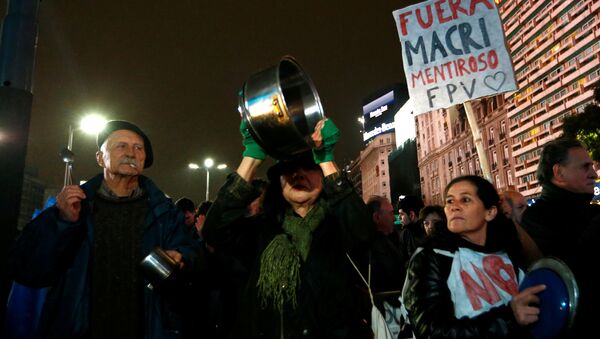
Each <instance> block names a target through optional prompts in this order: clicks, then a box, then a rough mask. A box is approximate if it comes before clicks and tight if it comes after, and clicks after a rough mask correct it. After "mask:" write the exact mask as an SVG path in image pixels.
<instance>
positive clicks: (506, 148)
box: [504, 145, 509, 160]
mask: <svg viewBox="0 0 600 339" xmlns="http://www.w3.org/2000/svg"><path fill="white" fill-rule="evenodd" d="M508 158H509V156H508V145H504V159H507V160H508Z"/></svg>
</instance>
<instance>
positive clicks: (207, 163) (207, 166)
mask: <svg viewBox="0 0 600 339" xmlns="http://www.w3.org/2000/svg"><path fill="white" fill-rule="evenodd" d="M214 165H215V161H214V160H213V159H212V158H206V159H204V166H200V165H198V164H196V163H193V162H191V163H189V164H188V167H189V168H190V169H192V170H197V169H200V168H204V169H205V170H206V200H207V201H208V200H209V198H210V195H209V189H210V169H211V168H212V167H213V166H214ZM226 168H227V164H219V165H217V169H218V170H224V169H226Z"/></svg>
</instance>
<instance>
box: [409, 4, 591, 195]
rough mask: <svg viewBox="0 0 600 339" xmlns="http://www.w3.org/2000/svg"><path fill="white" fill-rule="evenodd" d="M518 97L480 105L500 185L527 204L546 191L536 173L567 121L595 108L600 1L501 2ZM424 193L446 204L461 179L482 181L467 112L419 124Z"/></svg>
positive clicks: (442, 113) (445, 113) (429, 116)
mask: <svg viewBox="0 0 600 339" xmlns="http://www.w3.org/2000/svg"><path fill="white" fill-rule="evenodd" d="M496 3H497V4H498V8H499V11H500V16H501V18H502V21H503V24H504V30H505V36H506V41H507V45H508V47H509V49H510V52H511V55H512V59H513V64H514V68H515V75H516V79H517V86H518V90H517V91H516V92H514V93H506V94H503V95H499V96H496V97H489V98H483V99H481V100H477V101H475V102H474V110H475V112H476V116H477V123H478V126H479V128H480V131H481V134H482V138H483V144H484V149H485V152H486V156H487V158H488V162H489V165H490V169H491V172H492V179H493V181H494V184H495V185H496V187H497V188H498V189H499V190H500V191H502V190H505V189H507V188H510V189H516V190H518V191H519V192H521V193H522V194H523V195H525V196H527V197H535V196H537V195H538V194H539V193H540V191H541V188H540V187H539V184H538V182H537V178H536V176H535V171H536V169H537V162H538V161H539V156H540V153H541V149H542V147H543V146H544V144H545V143H546V142H548V141H550V140H553V139H555V138H556V137H558V136H559V135H560V133H561V126H562V120H563V119H564V118H565V117H566V116H568V115H572V114H577V113H580V112H582V111H583V108H584V107H585V106H586V105H587V104H590V103H591V100H592V96H593V87H594V86H595V84H596V83H598V79H599V78H600V1H598V0H577V1H564V0H537V1H534V0H496ZM416 122H417V151H418V157H419V169H420V172H421V190H422V192H423V198H424V200H425V201H426V202H427V203H441V202H442V201H441V199H442V194H443V192H442V190H443V189H444V187H445V186H446V184H447V183H448V182H449V181H450V180H451V179H452V178H454V177H456V176H458V175H462V174H478V175H481V170H480V166H479V157H478V156H477V153H476V150H475V147H474V145H473V137H472V134H471V132H470V129H469V126H468V123H466V118H465V116H464V112H463V107H462V105H461V106H455V107H452V108H449V109H447V110H437V111H433V112H429V113H426V114H422V115H419V116H417V117H416Z"/></svg>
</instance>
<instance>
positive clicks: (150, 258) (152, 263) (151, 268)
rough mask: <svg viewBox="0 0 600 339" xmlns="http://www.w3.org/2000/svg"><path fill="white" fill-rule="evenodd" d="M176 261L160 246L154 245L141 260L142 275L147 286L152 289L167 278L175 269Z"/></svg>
mask: <svg viewBox="0 0 600 339" xmlns="http://www.w3.org/2000/svg"><path fill="white" fill-rule="evenodd" d="M177 267H178V266H177V263H176V262H175V260H173V258H171V257H169V255H168V254H167V253H166V252H165V251H164V250H163V249H161V248H160V247H155V248H154V249H153V250H152V251H151V252H150V254H148V255H147V256H146V257H145V258H144V259H143V260H142V261H141V262H140V268H141V270H142V275H143V276H144V278H146V279H147V280H148V281H149V283H148V286H147V287H148V288H150V289H154V287H157V286H159V285H160V284H161V283H163V282H164V281H165V280H167V279H169V277H171V276H172V275H173V273H174V272H175V271H176V269H177Z"/></svg>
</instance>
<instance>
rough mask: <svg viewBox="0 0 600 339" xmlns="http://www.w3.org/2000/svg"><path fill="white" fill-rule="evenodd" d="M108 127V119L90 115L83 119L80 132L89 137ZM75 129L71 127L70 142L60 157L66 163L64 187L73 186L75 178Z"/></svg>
mask: <svg viewBox="0 0 600 339" xmlns="http://www.w3.org/2000/svg"><path fill="white" fill-rule="evenodd" d="M105 125H106V119H105V118H104V117H102V116H100V115H98V114H89V115H86V116H85V117H83V119H81V122H80V123H79V128H77V129H78V130H80V131H82V132H84V133H85V134H89V135H97V134H98V132H100V131H101V130H102V129H103V128H104V126H105ZM74 132H75V128H73V125H69V141H68V143H67V147H66V148H63V149H62V151H60V156H61V158H62V160H63V162H64V163H65V179H64V185H65V186H66V185H71V184H72V183H73V178H72V176H71V172H72V171H73V161H74V160H75V153H73V134H74Z"/></svg>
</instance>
